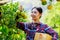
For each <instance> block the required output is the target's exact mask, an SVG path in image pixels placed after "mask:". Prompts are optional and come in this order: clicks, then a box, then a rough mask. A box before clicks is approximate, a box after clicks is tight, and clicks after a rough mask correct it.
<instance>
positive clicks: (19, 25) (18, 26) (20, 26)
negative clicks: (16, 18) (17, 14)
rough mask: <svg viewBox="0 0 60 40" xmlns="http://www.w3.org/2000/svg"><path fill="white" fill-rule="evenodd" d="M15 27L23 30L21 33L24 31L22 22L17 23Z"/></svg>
mask: <svg viewBox="0 0 60 40" xmlns="http://www.w3.org/2000/svg"><path fill="white" fill-rule="evenodd" d="M16 27H17V28H19V29H21V30H23V31H24V29H25V27H24V23H23V22H17V25H16Z"/></svg>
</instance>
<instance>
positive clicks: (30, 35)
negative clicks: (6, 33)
mask: <svg viewBox="0 0 60 40" xmlns="http://www.w3.org/2000/svg"><path fill="white" fill-rule="evenodd" d="M42 11H43V10H42V8H41V7H34V8H32V12H31V17H32V20H33V22H31V23H23V22H17V26H16V27H17V28H19V29H21V30H23V31H24V32H25V33H26V34H27V35H26V40H34V36H35V33H36V32H40V33H47V34H49V35H51V36H52V40H57V38H58V34H57V33H56V32H55V31H54V30H53V29H51V28H49V27H48V25H46V24H43V23H41V22H40V18H41V16H42Z"/></svg>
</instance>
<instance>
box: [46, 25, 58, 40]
mask: <svg viewBox="0 0 60 40" xmlns="http://www.w3.org/2000/svg"><path fill="white" fill-rule="evenodd" d="M45 28H46V29H47V28H48V26H47V25H46V27H45ZM46 33H48V34H50V35H51V36H52V40H58V33H56V32H55V31H54V30H53V29H52V28H48V29H47V30H46Z"/></svg>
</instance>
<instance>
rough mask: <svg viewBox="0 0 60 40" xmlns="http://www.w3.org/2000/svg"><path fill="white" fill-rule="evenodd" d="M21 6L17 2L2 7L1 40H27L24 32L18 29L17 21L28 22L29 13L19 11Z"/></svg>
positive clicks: (0, 18) (0, 20) (0, 7)
mask: <svg viewBox="0 0 60 40" xmlns="http://www.w3.org/2000/svg"><path fill="white" fill-rule="evenodd" d="M19 5H20V4H19V3H18V2H16V3H8V4H5V5H2V6H0V40H25V34H24V32H23V31H22V30H20V29H17V28H16V22H17V21H18V22H27V12H26V11H25V10H22V11H21V10H18V9H19V7H18V6H19ZM17 16H18V17H17ZM17 18H18V19H17Z"/></svg>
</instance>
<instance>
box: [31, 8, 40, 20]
mask: <svg viewBox="0 0 60 40" xmlns="http://www.w3.org/2000/svg"><path fill="white" fill-rule="evenodd" d="M40 16H41V13H39V11H38V10H37V9H36V8H34V9H33V10H32V12H31V17H32V20H37V19H40Z"/></svg>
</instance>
